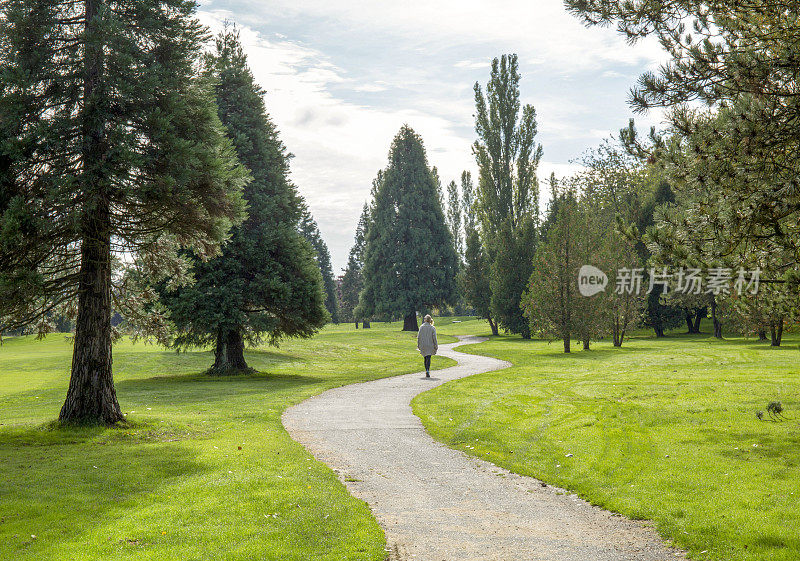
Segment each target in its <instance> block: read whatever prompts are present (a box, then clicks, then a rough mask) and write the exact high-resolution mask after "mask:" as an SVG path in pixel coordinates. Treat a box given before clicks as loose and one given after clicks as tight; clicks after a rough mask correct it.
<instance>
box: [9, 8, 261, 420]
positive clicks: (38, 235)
mask: <svg viewBox="0 0 800 561" xmlns="http://www.w3.org/2000/svg"><path fill="white" fill-rule="evenodd" d="M195 9H196V4H195V2H192V1H188V0H85V1H75V2H49V1H42V0H0V13H1V14H2V17H0V247H1V248H2V250H1V251H0V324H1V325H0V331H2V330H4V329H10V328H13V327H14V326H21V325H29V324H31V323H32V322H34V321H36V319H37V318H38V317H41V316H43V315H45V314H48V313H50V312H51V310H53V309H55V308H56V307H58V306H59V305H61V304H63V303H75V306H76V308H77V320H76V325H75V338H74V348H73V358H72V370H71V378H70V383H69V389H68V391H67V397H66V401H65V403H64V406H63V408H62V409H61V414H60V420H61V421H62V422H70V423H105V424H113V423H116V422H118V421H121V420H123V415H122V412H121V411H120V407H119V404H118V402H117V398H116V392H115V390H114V384H113V376H112V355H111V315H112V314H111V312H112V295H113V294H114V291H112V284H113V282H114V278H113V277H112V256H113V255H126V256H147V255H152V254H153V253H156V252H160V254H161V255H160V257H161V258H164V257H167V258H174V257H175V256H176V250H177V249H178V248H179V247H181V246H183V247H186V248H191V249H192V250H194V251H196V252H198V253H200V254H201V255H204V256H210V255H213V254H214V253H215V252H216V251H217V250H218V247H219V244H220V242H221V241H223V240H224V238H225V236H226V233H227V231H228V229H229V227H230V225H231V223H232V222H235V221H240V220H241V218H242V217H243V210H244V208H243V203H242V199H241V196H240V191H241V188H242V186H243V184H244V183H246V180H247V174H246V170H244V169H243V168H242V167H240V166H239V164H238V162H237V160H236V157H235V154H234V152H233V149H232V147H231V144H230V141H229V140H228V139H227V138H226V137H225V133H224V130H223V128H222V126H221V124H220V122H219V118H218V116H217V111H216V107H215V105H214V102H213V92H212V91H211V90H210V88H209V87H208V84H207V81H205V80H203V79H201V78H200V77H199V76H198V75H197V72H196V62H197V60H198V56H199V54H200V49H201V47H202V44H203V42H204V39H205V30H204V28H203V27H202V26H200V24H199V23H198V22H197V20H196V19H195V18H194V12H195ZM150 262H153V263H156V262H163V260H151V261H150Z"/></svg>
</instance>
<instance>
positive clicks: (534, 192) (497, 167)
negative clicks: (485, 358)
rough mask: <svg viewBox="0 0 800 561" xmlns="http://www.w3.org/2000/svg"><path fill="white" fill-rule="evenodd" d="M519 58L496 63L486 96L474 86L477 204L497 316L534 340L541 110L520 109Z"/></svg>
mask: <svg viewBox="0 0 800 561" xmlns="http://www.w3.org/2000/svg"><path fill="white" fill-rule="evenodd" d="M518 66H519V63H518V61H517V55H503V56H502V57H501V58H499V59H497V58H496V59H494V61H493V62H492V72H491V78H490V80H489V83H488V84H487V87H486V95H485V96H484V94H483V91H482V89H481V87H480V84H477V83H476V84H475V106H476V113H475V130H476V132H477V134H478V140H476V141H475V144H474V145H473V153H474V154H475V159H476V161H477V164H478V169H479V171H480V175H479V179H478V189H477V199H478V205H477V210H478V218H479V221H480V225H481V236H482V237H483V245H484V248H485V249H486V253H487V256H488V259H489V263H490V267H491V277H490V279H491V298H492V314H493V315H494V316H495V318H496V320H497V322H498V323H499V324H500V326H501V327H503V328H504V329H506V330H508V331H511V332H512V333H520V334H521V335H522V336H523V337H525V338H528V337H530V329H529V322H528V320H527V319H526V318H525V317H523V314H522V309H521V307H520V299H521V297H522V293H523V292H524V291H525V289H526V287H527V284H528V279H529V278H530V276H531V272H532V269H533V256H534V253H535V249H536V238H537V231H536V230H537V225H538V218H539V217H538V213H539V185H538V181H537V178H536V169H537V167H538V166H539V161H540V160H541V157H542V147H541V146H540V145H538V144H537V143H536V142H535V138H536V133H537V125H536V110H535V109H534V108H533V106H531V105H526V106H524V107H522V106H521V103H520V91H519V81H520V75H519V71H518Z"/></svg>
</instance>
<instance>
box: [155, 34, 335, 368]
mask: <svg viewBox="0 0 800 561" xmlns="http://www.w3.org/2000/svg"><path fill="white" fill-rule="evenodd" d="M206 71H207V73H208V74H209V76H210V77H212V78H213V79H214V81H215V84H216V86H215V90H216V98H217V103H218V105H219V116H220V118H221V120H222V122H223V124H224V125H225V127H226V129H227V132H228V135H229V136H230V138H232V139H233V143H234V146H235V148H236V152H237V154H238V155H239V159H240V161H241V162H242V163H243V164H244V165H245V166H247V168H248V169H249V170H250V173H251V174H252V178H253V180H252V181H251V182H250V184H249V185H248V186H247V187H246V188H245V190H244V198H245V200H246V201H247V205H248V212H249V216H248V218H247V220H246V221H245V222H244V223H243V224H242V225H241V226H238V227H235V228H234V229H233V230H232V235H231V239H230V241H229V242H228V243H227V244H225V246H224V247H223V250H222V254H221V255H220V256H218V257H216V258H214V259H211V260H210V261H205V262H204V261H201V260H195V261H194V266H193V273H194V277H195V283H194V284H193V285H191V286H187V287H182V288H180V289H179V290H176V291H166V293H165V294H164V295H163V296H162V301H163V302H164V303H165V304H166V306H167V308H168V309H169V310H170V317H171V319H172V321H173V323H174V324H175V327H176V329H177V337H176V338H175V340H174V345H175V346H176V347H177V348H187V347H203V346H206V345H214V347H215V360H214V370H215V371H216V372H219V373H226V372H235V371H237V370H243V369H247V363H246V362H245V358H244V348H245V344H256V343H258V342H260V341H261V340H262V339H263V338H265V337H266V338H267V340H268V341H269V342H271V343H272V342H275V341H277V340H278V339H280V338H282V337H295V336H300V337H309V336H311V335H312V334H314V333H315V332H316V331H317V329H319V328H320V327H321V326H322V325H324V323H325V322H326V321H327V313H326V311H325V308H324V304H323V303H324V294H323V289H322V278H321V276H320V272H319V269H318V267H317V264H316V261H315V255H314V251H313V249H312V248H311V245H310V244H309V242H308V241H306V240H305V239H304V238H303V236H302V235H301V234H300V233H299V232H298V228H299V225H300V222H301V219H302V218H303V216H304V214H303V213H304V210H305V206H304V205H303V203H302V200H301V198H300V197H299V195H298V194H297V191H296V189H295V187H294V186H293V185H292V184H291V182H290V181H289V178H288V176H289V157H288V155H287V153H286V148H285V147H284V145H283V143H282V142H281V141H280V139H279V138H278V131H277V130H276V128H275V125H274V124H273V123H272V121H271V119H270V118H269V116H268V114H267V112H266V109H265V106H264V99H263V94H264V92H263V90H262V89H261V88H260V87H259V86H258V85H257V84H256V83H255V81H254V78H253V74H252V72H251V71H250V69H249V68H248V65H247V58H246V56H245V54H244V52H243V50H242V46H241V44H240V42H239V38H238V33H237V32H236V31H235V30H234V29H226V30H225V31H223V32H222V33H221V34H220V35H219V36H218V37H217V39H216V48H215V50H214V51H213V52H212V53H210V54H208V55H207V57H206Z"/></svg>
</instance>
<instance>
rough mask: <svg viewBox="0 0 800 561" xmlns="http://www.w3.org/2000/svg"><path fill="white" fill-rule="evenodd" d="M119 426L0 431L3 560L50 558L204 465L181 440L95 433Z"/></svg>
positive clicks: (201, 470) (0, 554)
mask: <svg viewBox="0 0 800 561" xmlns="http://www.w3.org/2000/svg"><path fill="white" fill-rule="evenodd" d="M116 430H121V431H122V430H124V429H105V428H101V427H79V428H60V429H47V428H43V427H40V428H25V429H11V430H6V429H4V430H2V431H0V496H1V497H3V500H2V501H0V522H2V523H0V557H5V556H6V555H8V556H7V557H5V558H7V559H9V558H10V559H13V558H17V557H18V556H22V555H23V554H24V555H26V556H27V558H39V559H47V558H52V557H55V556H56V555H58V554H59V552H60V550H61V548H62V547H64V546H66V545H75V544H76V543H78V542H82V541H83V540H81V537H82V536H87V535H89V534H91V533H93V532H94V531H96V529H97V528H98V527H101V526H102V525H103V524H106V523H108V521H109V520H114V519H116V518H117V517H119V516H125V513H126V512H128V511H129V509H131V508H134V507H135V505H136V503H137V501H138V500H140V499H141V498H143V497H147V496H149V495H151V494H152V493H157V492H158V490H159V489H160V488H163V487H165V486H169V485H171V484H174V483H176V482H179V481H180V480H182V479H183V478H186V477H192V476H196V475H198V474H202V473H204V472H206V471H208V470H209V467H208V466H206V465H204V464H203V463H201V462H200V461H198V460H197V459H196V457H195V455H194V454H193V453H192V451H191V449H190V447H188V446H185V445H182V443H181V442H180V441H167V440H166V439H165V440H162V441H158V440H149V441H142V440H115V439H113V438H109V439H105V438H99V437H102V436H103V435H104V433H109V431H110V432H114V431H116ZM32 534H36V538H33V537H32ZM124 537H125V536H120V537H114V539H121V538H124ZM109 539H112V538H109Z"/></svg>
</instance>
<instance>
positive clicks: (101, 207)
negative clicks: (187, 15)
mask: <svg viewBox="0 0 800 561" xmlns="http://www.w3.org/2000/svg"><path fill="white" fill-rule="evenodd" d="M96 15H97V2H96V0H86V1H85V17H86V23H85V30H86V32H87V34H91V33H93V32H94V28H95V27H96V25H97V23H96V21H95V19H96ZM84 59H85V66H84V74H83V80H84V91H83V99H84V107H83V114H82V117H83V131H82V132H83V146H82V148H81V151H82V158H83V174H82V178H81V179H82V182H83V187H84V191H85V193H86V195H87V197H86V200H85V202H84V204H85V207H84V209H83V216H82V218H81V220H82V224H81V234H82V239H81V267H80V271H79V273H78V318H77V321H76V324H75V341H74V347H73V351H72V373H71V376H70V381H69V388H68V389H67V397H66V399H65V400H64V406H63V407H62V408H61V413H60V414H59V417H58V418H59V420H60V421H61V422H64V423H103V424H106V425H113V424H115V423H117V422H119V421H122V420H124V416H123V415H122V411H121V409H120V407H119V402H118V401H117V394H116V391H115V390H114V378H113V374H112V357H111V211H110V202H109V199H108V191H107V185H106V179H105V177H103V170H102V167H103V165H104V164H105V162H104V160H105V153H106V151H107V149H106V146H105V121H104V119H103V118H102V115H101V108H100V107H97V103H98V96H97V93H96V90H97V88H98V87H99V85H100V77H101V75H102V68H103V53H102V49H101V48H100V47H98V46H97V45H96V44H89V45H87V47H86V52H85V53H84ZM99 102H100V103H102V101H99Z"/></svg>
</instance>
